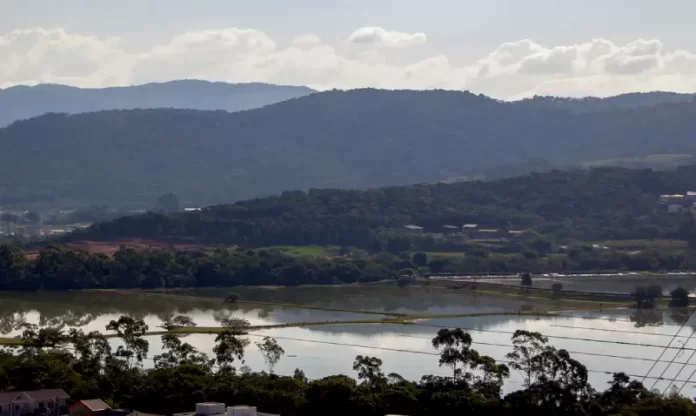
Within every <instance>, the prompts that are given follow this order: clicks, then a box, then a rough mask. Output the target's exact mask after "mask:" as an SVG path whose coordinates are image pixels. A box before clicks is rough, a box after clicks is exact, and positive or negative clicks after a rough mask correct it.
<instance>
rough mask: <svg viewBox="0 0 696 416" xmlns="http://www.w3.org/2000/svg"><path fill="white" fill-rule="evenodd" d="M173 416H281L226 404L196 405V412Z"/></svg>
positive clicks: (248, 407) (209, 403)
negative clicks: (226, 405)
mask: <svg viewBox="0 0 696 416" xmlns="http://www.w3.org/2000/svg"><path fill="white" fill-rule="evenodd" d="M172 416H280V415H272V414H269V413H261V412H257V411H256V407H254V406H229V407H225V404H224V403H214V402H207V403H196V411H195V412H185V413H174V414H173V415H172Z"/></svg>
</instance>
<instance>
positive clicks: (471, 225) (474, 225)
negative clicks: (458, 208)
mask: <svg viewBox="0 0 696 416" xmlns="http://www.w3.org/2000/svg"><path fill="white" fill-rule="evenodd" d="M476 227H478V224H464V225H462V228H476Z"/></svg>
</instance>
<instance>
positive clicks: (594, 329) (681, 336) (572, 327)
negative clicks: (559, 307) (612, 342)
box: [550, 325, 688, 338]
mask: <svg viewBox="0 0 696 416" xmlns="http://www.w3.org/2000/svg"><path fill="white" fill-rule="evenodd" d="M550 326H552V327H555V328H569V329H584V330H589V331H602V332H620V333H623V334H637V335H648V336H652V337H672V336H673V335H672V334H655V333H651V332H642V331H626V330H621V329H610V328H589V327H584V326H572V325H550ZM676 338H688V337H687V336H686V335H679V336H677V337H676Z"/></svg>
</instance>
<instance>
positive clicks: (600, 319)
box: [549, 313, 680, 327]
mask: <svg viewBox="0 0 696 416" xmlns="http://www.w3.org/2000/svg"><path fill="white" fill-rule="evenodd" d="M554 316H555V317H558V318H573V319H584V320H586V321H607V322H630V323H634V324H635V323H636V321H632V320H630V319H618V318H603V317H600V316H581V315H563V314H559V313H556V314H555V315H549V317H551V318H553V317H554ZM660 326H661V327H670V326H675V327H676V326H680V325H679V324H665V323H660Z"/></svg>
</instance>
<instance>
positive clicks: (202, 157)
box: [0, 84, 696, 207]
mask: <svg viewBox="0 0 696 416" xmlns="http://www.w3.org/2000/svg"><path fill="white" fill-rule="evenodd" d="M211 85H216V84H211ZM221 88H223V87H221ZM224 88H227V87H224ZM302 91H304V92H307V93H308V92H309V91H308V90H298V91H296V92H298V93H300V92H302ZM275 97H276V98H279V97H278V96H277V95H276V96H275ZM633 97H634V98H635V99H633V100H632V99H629V98H625V97H624V98H619V97H614V98H613V100H614V102H615V104H613V105H610V106H606V105H604V106H602V105H598V103H606V102H607V101H606V100H610V101H611V100H612V99H588V100H563V99H550V98H548V97H537V98H536V99H530V100H523V101H517V102H505V101H499V100H494V99H491V98H488V97H485V96H482V95H475V94H471V93H468V92H456V91H385V90H374V89H362V90H352V91H327V92H321V93H314V94H310V95H305V96H301V97H299V98H292V99H289V100H286V101H282V102H279V103H276V104H272V105H267V106H265V107H263V108H258V109H253V110H248V111H240V112H235V113H230V112H227V111H201V110H181V109H172V108H167V109H132V110H109V111H98V112H92V113H80V114H71V115H68V114H46V115H42V116H39V117H35V118H32V119H29V120H24V121H19V122H15V123H13V124H11V125H10V126H8V127H6V128H4V129H0V145H1V146H2V149H3V151H2V152H0V205H5V206H7V205H16V204H43V205H52V206H76V205H77V206H84V205H91V204H99V205H101V204H109V205H112V206H133V207H136V206H137V207H150V206H152V205H153V202H154V201H155V200H156V198H157V197H158V196H159V195H161V194H163V193H166V192H173V193H175V194H177V195H178V196H179V197H180V198H181V200H182V201H183V202H185V203H186V204H195V205H207V204H212V203H222V202H232V201H236V200H240V199H245V198H253V197H258V196H264V195H269V194H274V193H279V192H282V191H286V190H293V189H309V188H371V187H379V186H389V185H402V184H412V183H423V182H438V181H456V180H462V179H471V178H480V177H484V178H492V177H498V176H511V175H517V174H522V173H526V172H528V171H535V170H536V171H539V170H549V169H553V168H558V167H569V166H580V165H583V164H586V163H592V162H596V161H602V160H621V159H627V160H632V161H635V160H640V159H641V158H650V157H652V156H653V155H675V156H677V157H684V158H687V159H688V158H689V157H690V155H692V154H696V140H694V137H695V136H696V118H694V117H693V114H695V112H696V103H694V102H693V100H692V99H690V98H689V96H687V95H683V96H681V95H680V96H677V97H678V98H679V99H675V96H674V95H671V94H666V95H665V94H662V93H655V94H648V95H641V94H638V95H634V96H633ZM651 97H652V99H651ZM665 97H668V99H665ZM199 98H200V97H199ZM199 98H196V99H195V100H194V99H193V98H191V102H194V101H197V102H202V101H205V100H200V99H199ZM665 101H666V102H665ZM180 102H181V101H180ZM578 102H580V104H578ZM583 103H584V104H583ZM114 105H115V104H114ZM582 106H586V107H585V109H583V110H578V108H580V107H582ZM592 108H595V110H592Z"/></svg>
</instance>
